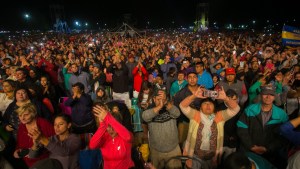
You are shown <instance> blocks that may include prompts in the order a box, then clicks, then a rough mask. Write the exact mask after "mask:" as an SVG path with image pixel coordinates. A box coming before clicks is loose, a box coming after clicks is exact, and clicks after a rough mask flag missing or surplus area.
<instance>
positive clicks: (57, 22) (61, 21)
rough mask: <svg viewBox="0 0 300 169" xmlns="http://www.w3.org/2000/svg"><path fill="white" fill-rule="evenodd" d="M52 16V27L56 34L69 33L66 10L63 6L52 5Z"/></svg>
mask: <svg viewBox="0 0 300 169" xmlns="http://www.w3.org/2000/svg"><path fill="white" fill-rule="evenodd" d="M50 16H51V25H53V28H54V30H55V31H56V32H59V33H68V32H69V30H70V29H69V27H68V24H67V22H66V16H65V10H64V7H63V6H62V5H59V4H53V5H50Z"/></svg>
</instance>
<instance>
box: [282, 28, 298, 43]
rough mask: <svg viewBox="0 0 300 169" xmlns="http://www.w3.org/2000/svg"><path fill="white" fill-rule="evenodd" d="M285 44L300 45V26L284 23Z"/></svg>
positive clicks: (283, 37)
mask: <svg viewBox="0 0 300 169" xmlns="http://www.w3.org/2000/svg"><path fill="white" fill-rule="evenodd" d="M282 44H283V45H284V46H300V28H295V27H292V26H287V25H284V26H283V28H282Z"/></svg>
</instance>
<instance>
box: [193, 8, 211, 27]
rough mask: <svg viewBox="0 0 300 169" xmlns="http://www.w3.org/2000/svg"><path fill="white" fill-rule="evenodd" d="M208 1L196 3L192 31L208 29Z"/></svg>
mask: <svg viewBox="0 0 300 169" xmlns="http://www.w3.org/2000/svg"><path fill="white" fill-rule="evenodd" d="M208 13H209V3H198V5H197V11H196V21H195V22H194V24H195V26H194V31H195V32H198V31H204V30H207V29H208V26H209V21H208Z"/></svg>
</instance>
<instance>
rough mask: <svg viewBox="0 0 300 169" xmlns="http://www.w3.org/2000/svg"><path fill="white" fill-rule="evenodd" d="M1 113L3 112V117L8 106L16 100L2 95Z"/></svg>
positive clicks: (0, 94) (0, 102)
mask: <svg viewBox="0 0 300 169" xmlns="http://www.w3.org/2000/svg"><path fill="white" fill-rule="evenodd" d="M0 100H1V101H0V111H1V112H2V114H1V115H2V116H3V114H4V113H5V110H6V108H7V107H8V105H9V104H10V103H11V102H13V101H14V98H12V99H9V98H8V97H7V96H6V94H5V93H0Z"/></svg>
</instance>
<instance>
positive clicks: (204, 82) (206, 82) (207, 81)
mask: <svg viewBox="0 0 300 169" xmlns="http://www.w3.org/2000/svg"><path fill="white" fill-rule="evenodd" d="M197 84H198V85H200V86H204V87H205V88H206V89H211V88H213V87H214V83H213V80H212V77H211V75H210V73H208V72H207V71H206V70H204V71H203V73H202V75H199V74H198V82H197Z"/></svg>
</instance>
